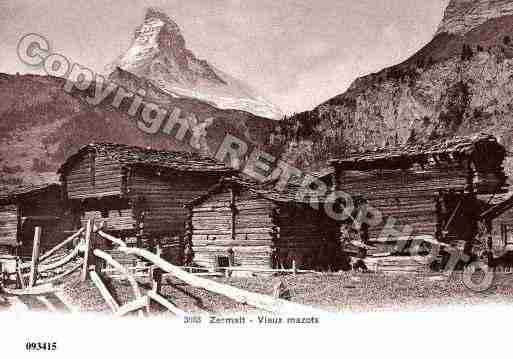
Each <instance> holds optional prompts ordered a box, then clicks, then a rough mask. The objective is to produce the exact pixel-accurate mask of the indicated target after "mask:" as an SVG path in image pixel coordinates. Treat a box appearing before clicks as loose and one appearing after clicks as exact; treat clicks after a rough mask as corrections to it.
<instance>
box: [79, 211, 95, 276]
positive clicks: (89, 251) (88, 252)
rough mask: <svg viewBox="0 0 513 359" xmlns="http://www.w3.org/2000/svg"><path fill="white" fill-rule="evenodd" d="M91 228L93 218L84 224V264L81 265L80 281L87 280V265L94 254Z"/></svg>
mask: <svg viewBox="0 0 513 359" xmlns="http://www.w3.org/2000/svg"><path fill="white" fill-rule="evenodd" d="M93 229H94V220H93V219H90V220H88V221H87V224H86V232H85V249H84V266H83V267H82V276H81V280H82V282H85V281H86V280H87V274H88V271H89V266H90V265H91V262H92V260H93V258H94V255H93V251H94V248H92V244H93Z"/></svg>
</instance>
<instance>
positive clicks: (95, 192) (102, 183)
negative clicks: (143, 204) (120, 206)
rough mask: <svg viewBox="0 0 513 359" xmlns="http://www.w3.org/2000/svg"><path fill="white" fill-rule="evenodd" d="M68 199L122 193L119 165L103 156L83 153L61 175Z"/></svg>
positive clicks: (121, 176)
mask: <svg viewBox="0 0 513 359" xmlns="http://www.w3.org/2000/svg"><path fill="white" fill-rule="evenodd" d="M63 182H64V183H65V187H66V192H67V196H68V198H69V199H86V198H97V197H107V196H115V195H121V194H122V187H123V171H122V168H121V165H120V164H119V163H118V162H116V161H114V160H112V159H109V158H108V157H105V156H101V155H99V156H93V155H92V154H89V155H84V156H83V157H82V158H81V159H80V160H78V161H76V162H75V163H74V164H73V165H72V166H71V168H70V169H69V170H68V171H67V173H66V174H65V176H64V177H63Z"/></svg>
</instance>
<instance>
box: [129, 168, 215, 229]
mask: <svg viewBox="0 0 513 359" xmlns="http://www.w3.org/2000/svg"><path fill="white" fill-rule="evenodd" d="M219 180H220V177H219V175H216V174H210V175H208V174H194V173H189V174H179V173H177V174H176V175H173V176H161V177H159V176H157V175H156V174H154V173H153V174H152V173H150V172H148V171H143V170H133V172H132V175H131V176H130V179H129V185H128V186H129V196H130V197H132V198H133V199H134V200H135V199H136V198H143V204H142V206H143V208H144V210H145V216H144V232H145V233H146V234H148V233H162V234H173V235H183V233H184V231H185V222H186V220H187V217H188V210H187V209H186V208H185V207H184V206H185V204H187V203H188V202H190V201H192V200H194V199H196V198H198V197H200V196H202V195H204V194H205V193H207V191H208V190H209V189H210V188H211V187H212V186H214V185H215V184H216V183H217V182H218V181H219Z"/></svg>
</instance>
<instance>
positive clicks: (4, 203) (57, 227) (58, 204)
mask: <svg viewBox="0 0 513 359" xmlns="http://www.w3.org/2000/svg"><path fill="white" fill-rule="evenodd" d="M66 210H67V209H66V205H65V203H64V201H63V196H62V190H61V186H60V185H58V184H45V185H39V186H35V185H31V186H23V187H18V188H15V189H13V190H11V191H6V192H3V193H2V194H0V254H1V255H14V256H20V257H21V258H22V259H24V260H28V259H29V258H30V257H31V255H32V246H33V240H34V228H35V227H36V226H40V227H42V235H41V251H42V252H45V251H47V250H49V249H51V248H53V247H54V246H56V245H57V244H59V243H60V242H62V241H63V240H64V239H65V238H66V236H67V233H66V230H69V229H71V228H72V223H71V222H70V221H69V220H68V217H67V216H66Z"/></svg>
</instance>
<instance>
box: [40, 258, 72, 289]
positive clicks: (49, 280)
mask: <svg viewBox="0 0 513 359" xmlns="http://www.w3.org/2000/svg"><path fill="white" fill-rule="evenodd" d="M80 267H82V262H80V263H77V264H75V265H74V266H73V267H71V268H70V269H68V270H67V271H65V272H64V273H61V274H59V275H56V276H55V277H52V278H47V279H42V280H40V281H39V283H40V284H47V283H53V282H57V281H59V280H61V279H62V278H64V277H67V276H68V275H70V274H72V273H74V272H75V271H77V270H79V269H80Z"/></svg>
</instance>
